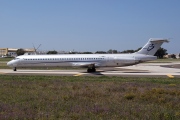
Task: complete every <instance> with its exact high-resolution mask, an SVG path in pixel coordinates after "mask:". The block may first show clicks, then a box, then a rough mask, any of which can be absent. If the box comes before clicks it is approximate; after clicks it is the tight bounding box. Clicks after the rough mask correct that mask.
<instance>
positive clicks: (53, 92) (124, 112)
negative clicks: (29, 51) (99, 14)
mask: <svg viewBox="0 0 180 120" xmlns="http://www.w3.org/2000/svg"><path fill="white" fill-rule="evenodd" d="M0 82H1V84H0V119H65V120H66V119H72V120H76V119H82V120H84V119H107V120H109V119H111V120H113V119H133V120H139V119H144V120H145V119H151V120H169V119H172V120H179V119H180V79H179V78H173V79H170V78H124V77H107V76H101V77H82V76H81V77H73V76H66V77H65V76H8V75H0Z"/></svg>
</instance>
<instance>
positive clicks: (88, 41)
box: [0, 0, 180, 53]
mask: <svg viewBox="0 0 180 120" xmlns="http://www.w3.org/2000/svg"><path fill="white" fill-rule="evenodd" d="M179 6H180V0H0V48H33V44H34V45H35V46H36V47H37V46H38V45H39V44H41V47H40V48H39V49H40V50H56V51H73V50H74V51H79V52H82V51H91V52H96V51H108V50H109V49H114V50H118V51H123V50H128V49H133V50H135V49H137V48H139V47H142V46H144V45H145V44H146V43H147V41H148V40H149V38H168V39H169V40H170V43H168V44H167V43H165V44H163V46H162V47H163V48H165V49H167V52H168V53H180V47H179V46H180V7H179Z"/></svg>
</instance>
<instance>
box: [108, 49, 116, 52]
mask: <svg viewBox="0 0 180 120" xmlns="http://www.w3.org/2000/svg"><path fill="white" fill-rule="evenodd" d="M107 53H117V50H112V49H110V50H108V51H107Z"/></svg>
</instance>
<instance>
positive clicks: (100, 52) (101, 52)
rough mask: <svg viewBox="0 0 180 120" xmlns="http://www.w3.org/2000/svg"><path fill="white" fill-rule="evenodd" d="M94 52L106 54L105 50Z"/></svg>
mask: <svg viewBox="0 0 180 120" xmlns="http://www.w3.org/2000/svg"><path fill="white" fill-rule="evenodd" d="M95 54H106V52H105V51H97V52H95Z"/></svg>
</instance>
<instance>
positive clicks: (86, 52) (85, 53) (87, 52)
mask: <svg viewBox="0 0 180 120" xmlns="http://www.w3.org/2000/svg"><path fill="white" fill-rule="evenodd" d="M81 54H93V53H92V52H82V53H81Z"/></svg>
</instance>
